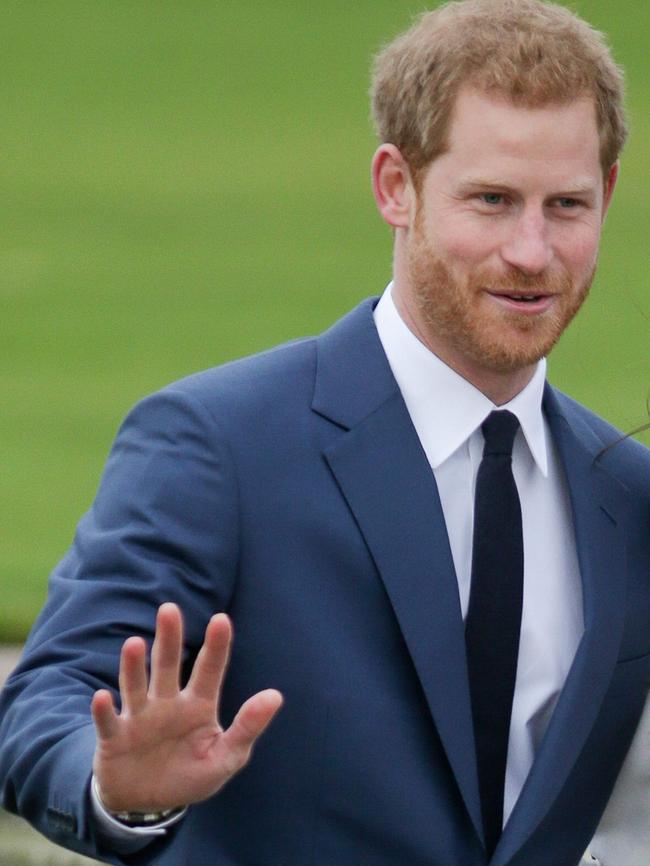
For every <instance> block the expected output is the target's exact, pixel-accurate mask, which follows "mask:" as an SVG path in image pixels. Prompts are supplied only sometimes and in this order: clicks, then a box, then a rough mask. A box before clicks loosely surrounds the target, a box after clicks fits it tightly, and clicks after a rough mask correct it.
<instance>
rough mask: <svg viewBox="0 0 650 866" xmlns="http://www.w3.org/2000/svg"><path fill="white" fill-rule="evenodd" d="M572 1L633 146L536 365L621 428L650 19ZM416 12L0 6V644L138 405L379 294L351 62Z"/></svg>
mask: <svg viewBox="0 0 650 866" xmlns="http://www.w3.org/2000/svg"><path fill="white" fill-rule="evenodd" d="M573 5H575V6H577V8H578V9H579V10H580V11H581V12H582V13H583V14H585V15H586V16H587V17H589V18H590V20H592V21H593V22H594V23H595V24H596V25H597V26H600V27H603V28H605V29H607V30H608V32H609V33H610V35H611V41H612V44H613V46H614V49H615V54H616V56H617V57H618V59H619V60H620V61H621V62H622V63H623V64H624V65H626V66H627V67H628V72H629V95H630V98H629V103H630V109H631V113H632V120H633V136H632V139H631V142H630V145H629V147H628V150H627V153H626V155H625V160H624V164H623V172H622V177H621V183H620V190H619V193H618V197H617V199H616V200H615V203H614V206H613V208H612V211H611V215H610V217H609V219H608V223H607V226H606V232H605V241H604V249H603V255H602V261H601V270H600V275H599V277H598V280H597V284H596V286H595V288H594V290H593V296H592V299H591V300H590V302H589V304H588V307H587V309H586V310H585V311H584V313H583V314H582V315H581V317H580V318H579V320H578V322H577V323H576V324H575V325H574V326H573V327H572V328H571V330H570V332H569V333H568V334H567V335H566V337H565V339H564V340H563V342H562V344H561V345H560V347H559V348H558V350H557V352H556V353H555V354H554V356H553V362H552V365H551V372H552V378H553V380H554V381H555V382H556V383H557V384H559V385H560V386H561V387H563V388H565V389H566V390H568V391H570V392H571V393H572V394H574V395H575V396H577V397H578V398H579V399H581V400H582V401H584V402H585V403H587V404H588V405H590V406H592V407H593V408H594V409H596V410H597V411H599V412H601V413H602V414H604V415H605V416H606V417H608V418H610V419H611V420H613V421H614V422H615V423H617V424H619V425H620V426H622V427H623V428H625V429H629V428H631V427H633V426H635V425H636V424H637V423H640V422H641V421H642V420H643V419H644V417H645V413H646V399H647V395H648V392H649V390H650V355H649V353H648V351H647V346H648V333H649V332H650V302H649V301H648V290H647V275H646V267H647V259H648V256H647V252H646V249H647V237H648V236H649V235H650V204H649V201H650V197H649V194H648V193H649V191H650V168H649V167H648V162H647V158H646V150H647V147H648V144H649V143H650V94H649V92H648V89H647V86H646V84H647V60H646V56H647V55H646V52H647V45H646V42H647V34H648V32H650V5H648V4H641V3H638V2H637V0H619V2H618V3H617V4H616V6H615V8H614V6H613V5H612V4H611V2H606V0H598V2H597V0H593V2H587V0H585V2H578V3H576V4H573ZM420 8H421V4H420V3H419V2H415V0H413V2H406V0H356V2H355V3H350V2H344V0H321V2H318V3H317V2H315V0H274V2H272V3H271V2H268V0H239V2H234V0H217V2H215V0H204V2H199V0H188V2H184V3H182V4H179V3H177V2H171V0H156V2H151V0H143V2H139V3H115V2H103V0H97V2H91V3H88V2H87V0H58V2H56V3H45V2H43V0H35V2H32V3H21V2H18V0H8V2H6V3H5V4H4V5H3V13H4V14H3V35H4V44H3V72H4V74H3V75H2V76H0V96H1V100H2V144H3V147H2V158H1V159H0V174H1V180H2V191H3V193H2V194H3V206H2V209H1V210H0V219H1V220H2V231H1V233H0V257H1V267H0V300H1V302H2V307H1V309H2V316H1V318H0V345H1V347H2V348H1V350H0V351H1V353H2V354H1V357H2V360H3V363H2V364H1V365H0V394H2V409H1V411H0V442H1V443H2V454H3V461H2V469H1V470H0V493H1V495H2V504H3V505H2V507H3V513H2V522H1V526H2V529H1V535H0V538H1V542H0V581H1V583H2V587H3V592H4V598H3V602H4V603H3V605H2V606H1V608H0V639H2V640H5V641H14V640H20V639H21V638H23V637H24V635H25V632H26V629H27V628H28V626H29V624H30V622H31V620H32V619H33V617H34V615H35V613H36V611H37V609H38V607H39V606H40V604H41V602H42V600H43V597H44V593H45V586H46V578H47V574H48V571H49V570H50V568H51V567H52V565H53V564H54V563H55V562H56V560H57V559H58V557H59V556H60V555H61V554H62V553H63V552H64V550H65V548H66V547H67V545H68V544H69V542H70V539H71V536H72V533H73V531H74V526H75V523H76V521H77V519H78V517H79V516H80V514H81V513H82V512H83V511H84V510H85V509H86V508H87V507H88V505H89V503H90V501H91V498H92V495H93V491H94V489H95V487H96V485H97V481H98V478H99V474H100V472H101V468H102V465H103V462H104V459H105V456H106V452H107V450H108V448H109V446H110V442H111V440H112V437H113V435H114V433H115V430H116V427H117V425H118V424H119V421H120V419H121V417H122V416H123V415H124V413H125V412H126V410H127V409H128V407H129V406H130V405H131V404H132V403H133V402H134V400H136V399H137V398H138V397H140V396H142V395H144V394H146V393H148V392H149V391H151V390H152V389H155V388H157V387H159V386H160V385H162V384H164V383H166V382H168V381H170V380H172V379H175V378H178V377H180V376H183V375H185V374H186V373H188V372H190V371H193V370H196V369H199V368H203V367H208V366H212V365H214V364H218V363H220V362H221V361H224V360H226V359H228V358H232V357H235V356H239V355H242V354H245V353H248V352H251V351H254V350H257V349H260V348H262V347H266V346H269V345H272V344H273V343H276V342H278V341H280V340H284V339H288V338H291V337H294V336H297V335H301V334H305V333H314V332H316V331H318V330H320V329H322V328H323V327H325V326H326V325H327V324H329V323H330V322H331V321H332V320H333V319H334V318H335V317H337V316H338V315H339V314H341V313H342V312H344V311H345V310H346V309H348V308H349V307H351V306H352V305H353V304H354V303H356V301H357V300H358V299H360V298H362V297H364V296H366V295H368V294H372V293H377V292H379V291H381V290H382V288H383V287H384V285H385V284H386V282H387V280H388V278H389V273H390V246H391V241H390V234H389V232H388V231H387V229H386V228H385V227H384V226H383V224H382V223H381V221H380V219H379V217H378V216H377V215H376V214H375V211H374V205H373V203H372V200H371V195H370V191H369V183H368V180H369V169H368V165H369V160H370V156H371V154H372V151H373V149H374V146H375V145H374V140H373V136H372V133H371V129H370V124H369V122H368V108H367V99H366V91H367V70H368V67H369V58H370V55H371V53H372V52H373V51H374V50H375V49H376V48H378V47H379V45H380V44H381V42H382V41H383V40H384V39H385V38H387V37H389V36H390V35H392V34H394V33H396V32H397V31H398V30H400V29H402V28H403V27H404V26H406V24H407V23H408V21H409V20H410V17H411V15H412V14H413V13H414V12H416V11H417V10H418V9H420Z"/></svg>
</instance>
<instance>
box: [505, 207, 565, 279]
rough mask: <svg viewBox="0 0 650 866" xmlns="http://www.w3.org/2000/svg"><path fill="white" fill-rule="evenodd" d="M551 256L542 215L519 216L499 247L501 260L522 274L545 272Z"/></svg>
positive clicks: (532, 274) (525, 214)
mask: <svg viewBox="0 0 650 866" xmlns="http://www.w3.org/2000/svg"><path fill="white" fill-rule="evenodd" d="M552 256H553V253H552V250H551V246H550V244H549V240H548V236H547V226H546V221H545V219H544V215H543V213H538V212H535V213H527V212H524V213H522V214H520V215H519V216H518V217H517V218H516V221H515V222H514V224H513V225H512V226H511V231H510V234H509V235H508V237H507V239H506V240H505V242H504V243H503V245H502V247H501V258H502V259H503V260H504V261H505V262H506V263H507V264H509V265H510V266H511V267H513V268H516V269H517V270H518V271H521V273H523V274H528V275H530V276H534V275H536V274H541V273H542V272H543V271H545V270H546V268H547V267H548V265H549V264H550V262H551V258H552Z"/></svg>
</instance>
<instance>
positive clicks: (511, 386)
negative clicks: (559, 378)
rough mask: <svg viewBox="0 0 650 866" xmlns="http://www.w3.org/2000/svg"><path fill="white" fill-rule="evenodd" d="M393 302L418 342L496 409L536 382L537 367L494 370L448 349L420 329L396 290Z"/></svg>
mask: <svg viewBox="0 0 650 866" xmlns="http://www.w3.org/2000/svg"><path fill="white" fill-rule="evenodd" d="M393 302H394V304H395V307H396V308H397V312H398V313H399V315H400V317H401V319H402V321H403V322H404V324H405V325H406V326H407V327H408V329H409V330H410V331H411V332H412V333H413V334H415V336H416V337H417V338H418V340H419V341H420V342H421V343H422V344H423V345H424V346H426V347H427V349H429V351H430V352H433V354H434V355H437V357H438V358H440V360H441V361H443V362H444V363H445V364H446V365H447V366H448V367H451V369H452V370H454V372H456V373H458V375H459V376H462V377H463V379H465V380H466V381H468V382H469V383H470V384H471V385H473V386H474V387H475V388H476V389H477V390H478V391H480V392H481V393H482V394H485V396H486V397H487V398H488V399H489V400H491V401H492V403H494V405H495V406H503V405H504V403H508V402H509V401H510V400H512V399H513V397H516V396H517V394H519V392H520V391H523V389H524V388H525V387H526V385H527V384H528V383H529V382H530V380H531V379H532V378H533V376H534V374H535V370H536V369H537V365H536V364H529V365H527V366H525V367H519V368H517V369H513V370H498V369H492V368H490V367H486V366H484V365H482V364H481V363H480V362H477V361H474V360H473V359H472V358H468V357H467V356H465V355H463V354H462V353H461V352H457V351H455V350H454V348H453V346H447V345H445V344H444V343H441V342H439V341H437V340H435V339H434V338H433V337H432V336H431V335H430V334H428V333H427V331H426V329H425V328H424V327H423V326H422V325H421V323H420V322H419V319H418V316H417V315H416V314H415V313H414V311H413V310H412V308H411V305H409V304H408V303H406V302H405V301H404V298H403V296H402V294H401V293H400V292H399V291H395V287H394V288H393Z"/></svg>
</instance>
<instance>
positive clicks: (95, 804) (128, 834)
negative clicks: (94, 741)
mask: <svg viewBox="0 0 650 866" xmlns="http://www.w3.org/2000/svg"><path fill="white" fill-rule="evenodd" d="M90 799H91V803H92V809H93V816H94V818H95V821H96V822H97V826H98V829H99V830H100V832H101V834H102V835H103V836H104V837H105V838H108V839H112V840H113V841H116V842H117V841H120V842H126V841H128V840H129V839H133V838H134V837H140V838H142V837H144V838H150V839H152V840H153V839H155V838H156V837H157V836H164V835H165V834H166V833H167V828H168V827H172V826H173V825H174V824H176V823H178V821H180V820H181V818H183V816H184V815H185V813H186V812H187V806H186V807H185V808H184V809H181V810H180V811H178V812H174V814H173V815H170V816H169V818H166V819H165V820H164V821H161V822H160V824H148V825H147V826H146V827H144V826H143V827H129V826H128V825H127V824H123V823H122V821H118V819H117V818H114V817H113V816H112V815H111V813H110V812H109V811H108V810H107V809H106V806H104V804H103V803H102V801H101V800H100V798H99V794H98V793H97V781H96V779H95V776H94V775H93V777H92V782H91V785H90Z"/></svg>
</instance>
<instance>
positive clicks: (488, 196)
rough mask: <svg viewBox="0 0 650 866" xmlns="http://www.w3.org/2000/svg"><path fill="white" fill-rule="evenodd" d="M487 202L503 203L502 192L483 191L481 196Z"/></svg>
mask: <svg viewBox="0 0 650 866" xmlns="http://www.w3.org/2000/svg"><path fill="white" fill-rule="evenodd" d="M479 198H480V199H481V201H483V202H485V204H491V205H498V204H503V195H502V194H501V193H500V192H482V193H481V194H480V196H479Z"/></svg>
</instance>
